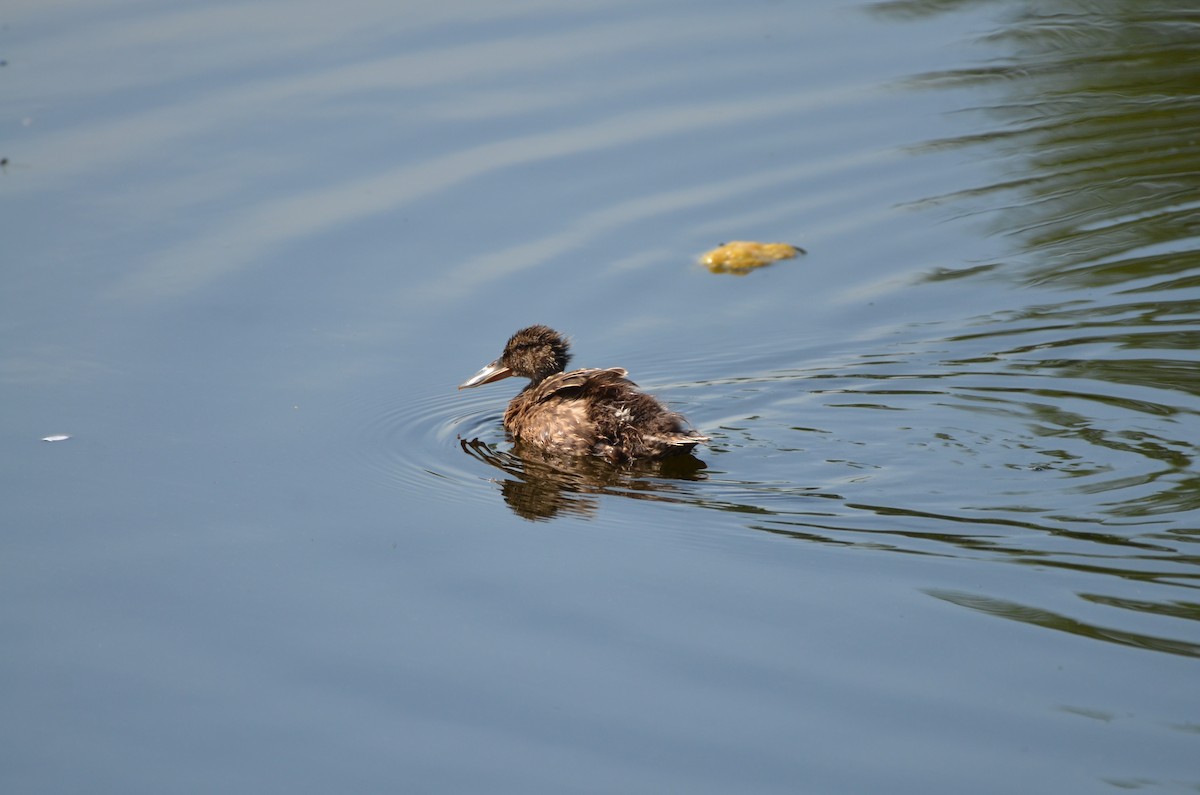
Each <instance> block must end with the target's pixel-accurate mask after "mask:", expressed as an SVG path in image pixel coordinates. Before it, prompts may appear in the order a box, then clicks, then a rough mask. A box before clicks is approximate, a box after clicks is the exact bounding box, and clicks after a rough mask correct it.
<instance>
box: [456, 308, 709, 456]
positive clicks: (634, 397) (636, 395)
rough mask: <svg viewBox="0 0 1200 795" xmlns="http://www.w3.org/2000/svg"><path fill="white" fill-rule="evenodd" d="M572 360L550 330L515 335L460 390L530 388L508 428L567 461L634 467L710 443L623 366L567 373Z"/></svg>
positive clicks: (507, 416) (507, 417) (508, 414)
mask: <svg viewBox="0 0 1200 795" xmlns="http://www.w3.org/2000/svg"><path fill="white" fill-rule="evenodd" d="M570 359H571V353H570V347H569V345H568V343H567V340H566V339H565V338H564V337H563V336H562V335H561V334H559V333H558V332H557V331H555V330H554V329H552V328H549V327H548V326H529V327H528V328H523V329H521V330H520V331H518V332H517V333H516V334H513V335H512V337H511V338H509V340H508V344H507V345H505V346H504V352H503V353H502V354H501V355H500V358H499V359H497V360H496V361H494V362H492V363H491V364H489V365H488V366H486V367H484V368H483V369H482V370H480V371H479V372H478V373H476V374H475V375H473V376H471V378H469V379H467V380H466V381H465V382H464V383H462V384H461V385H460V386H459V387H458V388H459V389H466V388H468V387H476V386H480V385H481V384H490V383H491V382H492V381H499V380H500V379H501V378H508V377H509V376H513V375H515V376H520V377H522V378H528V379H529V384H528V385H526V387H525V388H524V389H522V390H521V391H520V393H518V394H517V396H516V397H514V398H513V399H512V402H511V403H509V404H508V410H507V411H505V412H504V427H505V428H506V429H507V430H508V432H509V433H511V434H512V435H513V438H515V439H516V440H517V441H518V442H521V443H522V444H524V445H526V446H528V447H535V448H540V449H541V450H544V451H546V452H548V453H551V454H554V455H561V456H585V455H592V456H597V457H599V458H603V459H604V460H606V461H608V462H610V463H613V464H628V463H630V462H636V461H653V460H658V459H663V458H670V457H672V456H678V455H685V454H687V453H690V452H691V451H692V449H693V448H694V447H695V446H696V445H697V444H699V443H700V442H707V441H708V437H707V436H704V435H702V434H700V433H697V432H696V431H693V430H691V429H689V428H688V427H687V425H686V421H685V420H684V418H683V417H682V416H681V415H679V414H676V413H675V412H673V411H669V410H668V409H667V408H666V407H664V406H663V405H662V404H661V403H659V402H658V401H657V400H655V399H654V398H653V397H651V396H650V395H647V394H646V393H645V392H640V391H638V389H637V385H636V384H634V383H633V382H632V381H630V380H628V379H627V378H626V377H625V376H626V371H625V370H624V369H622V368H620V367H610V368H607V369H602V370H601V369H585V370H572V371H571V372H569V373H567V372H563V371H564V370H565V369H566V367H567V362H568V361H570Z"/></svg>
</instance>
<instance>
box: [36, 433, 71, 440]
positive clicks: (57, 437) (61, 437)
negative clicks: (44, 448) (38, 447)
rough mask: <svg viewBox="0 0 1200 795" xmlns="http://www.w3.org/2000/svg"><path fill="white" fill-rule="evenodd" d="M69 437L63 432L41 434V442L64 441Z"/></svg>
mask: <svg viewBox="0 0 1200 795" xmlns="http://www.w3.org/2000/svg"><path fill="white" fill-rule="evenodd" d="M70 438H71V437H70V436H68V435H67V434H65V433H56V434H54V435H53V436H43V437H42V441H43V442H65V441H66V440H67V439H70Z"/></svg>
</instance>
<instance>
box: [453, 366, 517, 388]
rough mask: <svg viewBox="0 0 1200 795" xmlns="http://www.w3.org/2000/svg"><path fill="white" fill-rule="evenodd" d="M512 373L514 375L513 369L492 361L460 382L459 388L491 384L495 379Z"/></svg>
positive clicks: (497, 379)
mask: <svg viewBox="0 0 1200 795" xmlns="http://www.w3.org/2000/svg"><path fill="white" fill-rule="evenodd" d="M510 375H512V370H510V369H508V368H507V367H505V366H504V365H502V364H500V362H492V363H491V364H489V365H488V366H487V367H485V368H483V369H482V370H480V371H479V372H478V373H476V374H475V375H473V376H471V377H470V378H468V379H467V380H466V381H463V382H462V383H461V384H459V385H458V388H459V389H469V388H470V387H473V386H480V385H482V384H490V383H492V382H493V381H499V380H500V379H501V378H508V377H509V376H510Z"/></svg>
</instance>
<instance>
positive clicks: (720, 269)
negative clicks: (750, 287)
mask: <svg viewBox="0 0 1200 795" xmlns="http://www.w3.org/2000/svg"><path fill="white" fill-rule="evenodd" d="M803 253H804V249H802V248H798V247H796V246H793V245H791V244H790V243H756V242H754V241H753V240H734V241H731V242H729V243H722V244H721V245H719V246H717V247H716V248H714V249H713V250H712V251H710V252H708V253H707V254H705V255H704V256H703V257H702V258H701V259H700V261H701V262H702V263H704V267H706V268H708V269H709V270H710V271H712V272H713V273H736V274H737V275H739V276H744V275H745V274H747V273H749V272H750V271H752V270H754V269H755V268H761V267H762V266H764V265H770V264H771V263H772V262H777V261H778V260H781V259H791V258H792V257H795V256H796V255H797V254H803Z"/></svg>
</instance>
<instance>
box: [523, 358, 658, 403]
mask: <svg viewBox="0 0 1200 795" xmlns="http://www.w3.org/2000/svg"><path fill="white" fill-rule="evenodd" d="M628 374H629V371H628V370H626V369H625V368H624V367H607V368H597V367H589V368H586V369H583V370H572V371H571V372H569V373H558V374H556V375H552V376H550V377H549V378H546V379H545V380H543V381H542V382H541V383H539V384H536V385H533V386H531V387H530V388H529V393H528V396H527V398H526V399H527V401H528V402H529V403H530V404H533V403H541V402H543V401H545V400H549V399H550V398H554V397H558V398H573V397H578V396H579V395H580V394H582V393H584V392H587V391H591V390H597V389H599V390H604V389H607V388H612V387H622V386H624V387H633V386H637V384H635V383H633V382H632V381H630V380H629V379H628V378H626V377H625V376H627V375H628Z"/></svg>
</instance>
